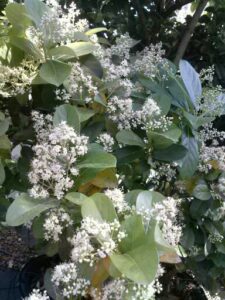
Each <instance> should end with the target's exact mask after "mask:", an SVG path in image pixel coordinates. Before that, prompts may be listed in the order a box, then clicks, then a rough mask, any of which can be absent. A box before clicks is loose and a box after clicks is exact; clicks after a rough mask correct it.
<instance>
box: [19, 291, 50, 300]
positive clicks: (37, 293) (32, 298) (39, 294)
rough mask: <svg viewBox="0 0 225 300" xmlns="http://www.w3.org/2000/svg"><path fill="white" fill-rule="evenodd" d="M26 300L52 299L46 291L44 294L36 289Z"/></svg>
mask: <svg viewBox="0 0 225 300" xmlns="http://www.w3.org/2000/svg"><path fill="white" fill-rule="evenodd" d="M24 300H50V298H49V297H48V296H47V292H46V291H44V292H43V293H42V292H41V291H40V290H38V289H34V290H33V291H32V293H31V294H30V295H29V296H28V297H26V298H24Z"/></svg>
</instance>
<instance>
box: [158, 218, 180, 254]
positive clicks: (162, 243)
mask: <svg viewBox="0 0 225 300" xmlns="http://www.w3.org/2000/svg"><path fill="white" fill-rule="evenodd" d="M154 237H155V242H156V245H157V249H158V251H160V252H161V253H164V252H166V253H167V252H170V253H171V252H176V251H175V249H174V247H172V246H171V245H170V244H169V243H168V242H167V241H166V240H165V238H164V237H163V235H162V231H161V230H160V227H159V224H158V223H157V224H156V226H155V231H154Z"/></svg>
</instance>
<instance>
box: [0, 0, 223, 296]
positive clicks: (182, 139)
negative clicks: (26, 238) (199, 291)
mask: <svg viewBox="0 0 225 300" xmlns="http://www.w3.org/2000/svg"><path fill="white" fill-rule="evenodd" d="M45 2H46V3H45ZM45 2H42V1H40V0H25V1H24V3H22V4H19V3H14V2H12V1H11V3H9V4H8V5H7V6H6V8H5V11H4V12H3V17H2V22H1V32H2V35H1V36H2V44H1V48H0V60H1V64H0V71H1V73H0V77H1V80H0V97H1V98H0V110H1V113H0V159H1V160H0V184H1V189H0V193H1V194H0V195H1V198H0V205H1V217H2V221H3V223H2V224H3V226H22V225H24V226H27V227H28V228H30V230H31V231H32V232H33V235H34V237H35V240H36V250H37V253H45V254H47V255H48V256H54V255H57V254H58V255H59V257H60V261H61V263H60V264H58V265H56V266H55V267H54V268H52V269H48V270H47V272H46V274H45V288H46V290H47V293H48V294H49V296H51V297H52V298H53V299H80V298H81V297H83V298H88V297H92V298H93V299H145V300H147V299H149V300H152V299H155V297H157V294H159V293H160V291H161V290H162V285H161V283H160V277H161V276H162V274H163V273H164V272H165V270H164V267H163V264H174V265H175V266H176V267H177V269H179V270H185V269H188V270H191V271H192V273H193V276H195V277H196V280H198V281H199V284H201V285H203V286H204V288H205V289H206V290H210V292H217V291H220V287H221V285H222V284H223V281H224V276H225V274H224V258H225V244H224V234H225V227H224V221H225V206H224V197H225V196H224V193H225V190H224V184H225V180H224V170H225V157H224V146H223V145H222V143H223V142H224V132H219V131H217V130H215V129H213V126H212V122H213V121H214V120H215V118H217V117H218V116H222V115H223V114H224V94H223V90H222V88H221V87H220V86H216V87H213V86H212V78H213V74H212V70H211V69H209V70H206V69H205V70H202V71H201V73H200V75H198V73H196V71H195V70H194V69H193V68H192V67H191V65H190V64H189V63H188V62H187V61H185V60H182V61H181V62H180V65H179V70H178V69H177V68H176V66H174V65H173V64H172V63H171V62H170V61H168V60H167V59H165V58H164V56H165V53H164V51H163V50H162V46H161V44H156V45H152V44H151V45H149V47H147V48H145V49H144V50H143V51H141V52H137V53H136V54H132V51H131V50H132V49H133V47H135V46H136V45H137V43H138V41H136V40H134V39H132V38H130V36H129V35H128V34H123V35H119V36H117V38H116V39H115V43H114V44H112V45H111V44H110V43H109V41H108V40H107V39H106V38H105V36H104V35H102V33H103V32H107V29H106V28H103V27H101V28H92V29H90V28H89V23H88V21H87V20H86V19H81V18H80V13H79V10H78V9H77V7H76V6H75V5H74V4H71V5H70V6H66V7H63V8H62V7H61V6H60V5H59V4H58V3H57V1H53V0H48V1H45ZM98 33H100V37H98V36H97V34H98ZM6 211H7V212H6ZM28 299H30V300H32V299H45V300H46V299H48V296H47V294H46V293H45V292H44V293H43V294H41V293H40V292H39V291H38V290H35V291H34V292H33V294H32V295H30V296H29V297H28Z"/></svg>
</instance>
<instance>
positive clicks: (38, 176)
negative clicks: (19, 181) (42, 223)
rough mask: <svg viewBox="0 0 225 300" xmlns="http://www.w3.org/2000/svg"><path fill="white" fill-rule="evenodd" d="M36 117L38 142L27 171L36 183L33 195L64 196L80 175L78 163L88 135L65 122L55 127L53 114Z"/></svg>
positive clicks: (33, 182)
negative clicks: (51, 115)
mask: <svg viewBox="0 0 225 300" xmlns="http://www.w3.org/2000/svg"><path fill="white" fill-rule="evenodd" d="M33 119H34V128H35V130H36V134H37V140H38V144H36V145H35V146H34V147H33V151H34V153H35V156H34V158H33V160H32V163H31V171H30V173H29V174H28V176H29V180H30V182H31V184H32V185H33V187H32V189H31V190H30V195H31V196H32V197H34V198H38V197H42V198H46V197H48V196H49V195H51V194H53V195H54V196H55V197H56V198H57V199H61V198H62V197H63V196H64V193H65V192H66V191H67V190H68V189H70V188H71V187H72V186H73V183H74V181H73V179H71V176H77V175H78V174H79V170H78V169H77V167H76V162H77V159H78V158H79V157H81V156H83V155H85V154H86V153H87V151H88V137H86V136H79V135H78V134H77V133H76V132H75V131H74V129H73V128H72V127H70V126H68V125H67V124H66V123H65V122H61V123H60V124H59V125H57V126H56V127H53V126H52V124H51V117H49V116H46V117H44V116H43V115H40V114H39V113H37V112H34V113H33ZM45 125H46V126H45Z"/></svg>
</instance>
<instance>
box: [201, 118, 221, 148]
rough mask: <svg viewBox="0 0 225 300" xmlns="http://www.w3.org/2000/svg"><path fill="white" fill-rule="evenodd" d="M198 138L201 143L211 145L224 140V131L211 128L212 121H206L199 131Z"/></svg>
mask: <svg viewBox="0 0 225 300" xmlns="http://www.w3.org/2000/svg"><path fill="white" fill-rule="evenodd" d="M199 140H200V141H201V142H202V143H203V144H206V142H207V144H209V142H210V144H211V145H213V146H216V145H218V144H219V143H220V142H224V141H225V131H218V130H217V129H216V128H213V123H208V124H206V125H204V127H203V128H202V129H201V130H200V132H199Z"/></svg>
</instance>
